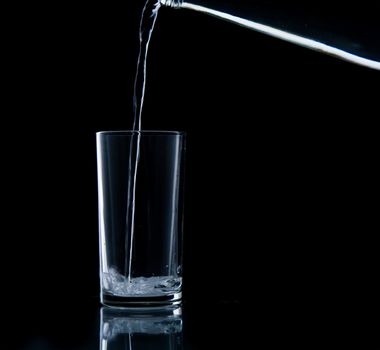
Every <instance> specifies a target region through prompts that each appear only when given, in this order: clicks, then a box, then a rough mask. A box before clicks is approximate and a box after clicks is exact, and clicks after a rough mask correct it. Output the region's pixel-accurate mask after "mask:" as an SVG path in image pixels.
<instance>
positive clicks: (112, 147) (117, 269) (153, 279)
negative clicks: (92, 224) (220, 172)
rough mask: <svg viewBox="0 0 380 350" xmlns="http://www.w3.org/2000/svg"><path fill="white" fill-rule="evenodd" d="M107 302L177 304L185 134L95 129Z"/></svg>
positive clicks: (103, 293)
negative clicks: (101, 130) (99, 130)
mask: <svg viewBox="0 0 380 350" xmlns="http://www.w3.org/2000/svg"><path fill="white" fill-rule="evenodd" d="M96 137H97V164H98V199H99V246H100V286H101V302H102V303H103V304H104V305H109V306H123V305H126V306H130V305H136V306H137V305H156V304H157V305H163V304H173V303H178V302H179V300H180V299H181V290H182V236H183V224H182V223H183V181H184V176H183V175H184V153H185V135H184V133H181V132H174V131H109V132H98V133H97V135H96Z"/></svg>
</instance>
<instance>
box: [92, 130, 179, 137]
mask: <svg viewBox="0 0 380 350" xmlns="http://www.w3.org/2000/svg"><path fill="white" fill-rule="evenodd" d="M133 134H141V135H167V136H170V135H172V136H181V135H184V134H185V132H184V131H176V130H105V131H97V132H96V135H105V136H112V135H114V136H129V135H133Z"/></svg>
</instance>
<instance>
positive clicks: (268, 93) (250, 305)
mask: <svg viewBox="0 0 380 350" xmlns="http://www.w3.org/2000/svg"><path fill="white" fill-rule="evenodd" d="M141 7H142V2H141V1H129V2H128V4H127V5H123V6H119V5H113V4H108V3H107V4H105V3H97V2H91V3H80V4H77V3H70V2H65V3H60V4H54V5H47V4H42V3H39V4H30V5H28V6H26V5H19V7H18V8H17V9H16V10H15V12H14V14H15V16H14V21H13V20H12V21H11V22H12V24H10V26H9V28H8V32H7V38H8V39H9V49H7V50H6V51H7V57H9V64H8V63H7V65H6V66H5V67H4V72H5V74H7V76H9V79H7V80H6V86H5V92H4V93H3V99H4V111H3V115H4V119H3V120H4V121H7V124H5V122H4V129H3V132H2V134H3V135H2V143H3V147H2V157H3V166H2V173H3V175H4V176H5V178H4V181H3V183H2V187H3V201H4V202H3V203H4V207H5V218H4V226H3V229H2V235H3V237H4V241H3V244H2V247H3V259H4V263H3V284H2V289H3V291H5V298H3V300H4V301H5V302H6V304H7V305H6V306H10V309H9V310H10V313H9V315H10V317H11V318H10V320H12V322H9V323H10V325H11V328H12V329H13V330H14V327H16V325H15V324H18V322H19V321H18V320H19V317H20V315H22V317H23V320H24V321H23V322H24V323H23V324H24V326H23V331H22V332H20V333H21V335H20V334H18V336H17V337H10V338H9V339H10V341H11V344H13V345H14V346H15V347H16V348H21V349H50V348H51V349H66V348H78V349H79V348H80V349H85V348H86V346H88V347H89V348H91V346H95V347H96V346H97V345H96V339H95V338H93V337H92V336H91V334H96V332H95V333H91V332H94V331H93V330H92V329H93V328H92V326H93V325H94V324H95V323H96V322H95V321H94V320H95V319H96V315H97V310H96V307H97V305H98V294H99V286H98V227H97V185H96V156H95V155H96V154H95V132H96V131H100V130H122V129H129V128H131V126H132V94H133V79H134V70H135V66H136V58H137V50H138V46H137V44H138V39H137V38H138V36H137V35H138V34H137V29H138V22H139V15H140V11H141ZM12 18H13V17H12ZM378 83H379V74H378V72H376V71H373V70H371V69H368V68H363V67H359V66H355V65H353V64H350V63H346V62H343V61H340V60H337V59H335V58H332V57H328V56H324V55H321V54H319V53H315V52H312V51H309V50H306V49H304V48H301V47H296V46H294V45H291V44H288V43H284V42H281V41H279V40H276V39H272V38H269V37H266V36H264V35H262V34H259V33H255V32H252V31H249V30H247V29H244V28H240V27H238V26H235V25H233V24H229V23H225V22H222V21H220V20H217V19H215V18H212V17H207V16H204V15H200V14H196V13H192V12H190V11H185V10H178V11H177V10H176V11H175V10H170V9H162V10H161V11H160V14H159V18H158V22H157V27H156V31H155V32H154V34H153V39H152V43H151V47H150V55H149V63H148V84H147V92H146V104H145V107H144V112H143V128H144V129H162V130H168V129H169V130H184V131H186V132H187V172H186V176H187V179H186V180H187V183H186V203H185V205H186V212H185V213H186V216H185V265H184V266H185V267H184V277H185V278H184V280H185V285H184V300H185V306H186V303H187V305H188V306H189V305H190V306H189V308H190V309H192V308H194V309H192V310H202V307H203V306H206V305H207V306H208V307H211V310H213V315H219V316H221V313H222V312H221V311H220V310H219V311H218V306H217V305H240V306H241V307H243V306H244V309H250V310H255V311H256V312H259V310H261V312H263V313H264V311H263V310H270V311H268V312H269V313H274V312H280V311H279V310H293V311H292V312H293V313H294V312H295V311H294V310H297V313H303V312H306V311H305V310H313V312H316V311H317V310H321V309H323V310H327V312H331V310H338V309H339V310H340V311H339V312H341V310H344V309H345V306H346V305H348V304H350V305H351V309H352V302H353V301H355V300H357V299H361V298H360V297H359V294H361V293H364V294H365V295H367V298H366V299H365V301H367V302H368V300H372V299H371V298H370V295H372V293H374V294H375V287H374V284H372V283H374V282H372V281H374V280H375V278H374V275H376V271H377V267H378V257H377V254H376V248H375V247H376V245H375V243H376V237H377V235H378V223H377V221H378V220H377V218H378V209H377V207H378V204H377V203H378V170H377V166H378V127H377V119H378V117H379V108H378ZM41 310H42V311H41ZM195 313H196V312H195V311H194V312H193V314H191V312H190V316H189V317H190V318H191V317H195V316H194V314H195ZM230 314H231V312H230V313H228V312H226V315H230ZM232 314H233V317H235V318H238V317H240V316H241V313H239V314H234V313H233V312H232ZM57 315H60V316H59V318H57ZM191 315H193V316H191ZM198 317H199V319H203V318H202V317H201V316H198ZM216 318H217V317H216ZM194 319H195V318H194ZM214 319H215V317H214ZM50 320H54V321H52V322H50ZM57 320H58V321H57ZM67 322H70V324H74V326H73V327H74V328H73V334H72V335H71V337H72V338H67V337H66V336H63V335H62V334H61V333H60V331H57V329H61V330H62V329H66V330H67V328H65V327H67ZM71 322H72V323H71ZM202 322H203V323H202ZM202 322H201V325H203V328H202V329H207V326H206V324H207V322H206V321H205V320H203V321H202ZM64 325H66V326H64ZM17 327H19V326H17ZM190 328H191V327H190ZM222 329H226V331H227V330H228V329H227V328H223V327H222ZM234 330H236V327H235V328H234ZM11 332H12V330H11ZM65 332H66V331H65ZM189 332H190V333H191V334H190V335H191V336H192V337H195V338H193V339H198V343H197V342H196V341H195V344H198V345H199V344H201V342H200V340H199V339H200V338H197V336H196V334H195V333H196V331H195V327H194V329H190V331H189ZM16 333H17V331H16ZM67 333H69V331H68V330H67ZM81 334H82V335H81ZM83 334H85V335H83ZM198 337H200V336H198ZM94 339H95V340H94ZM87 341H88V342H87ZM220 343H221V344H222V341H220ZM28 344H29V345H28ZM33 344H34V345H33ZM36 344H37V345H36ZM73 344H79V345H75V346H74V345H73ZM86 344H87V345H86ZM194 348H197V347H196V345H194Z"/></svg>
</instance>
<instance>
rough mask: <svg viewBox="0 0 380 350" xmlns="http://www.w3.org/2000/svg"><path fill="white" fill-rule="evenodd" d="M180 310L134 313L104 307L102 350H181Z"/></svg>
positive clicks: (101, 325) (101, 314)
mask: <svg viewBox="0 0 380 350" xmlns="http://www.w3.org/2000/svg"><path fill="white" fill-rule="evenodd" d="M182 329H183V327H182V310H181V308H180V307H178V306H177V307H175V308H167V309H158V310H157V309H150V310H143V311H132V310H128V309H127V310H126V309H120V308H117V309H116V308H104V307H103V308H101V311H100V350H120V349H128V350H149V349H152V350H153V349H154V350H169V349H170V350H182V349H183V335H182V334H183V331H182Z"/></svg>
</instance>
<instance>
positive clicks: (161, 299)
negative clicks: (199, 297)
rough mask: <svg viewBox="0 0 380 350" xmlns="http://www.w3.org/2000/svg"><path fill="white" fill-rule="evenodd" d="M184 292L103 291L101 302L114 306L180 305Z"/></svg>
mask: <svg viewBox="0 0 380 350" xmlns="http://www.w3.org/2000/svg"><path fill="white" fill-rule="evenodd" d="M181 299H182V292H175V293H173V294H167V295H159V296H147V297H144V296H131V297H126V296H122V297H121V296H115V295H111V294H105V293H103V294H102V295H101V300H100V301H101V303H102V304H103V305H105V306H113V307H151V306H152V307H154V306H165V305H178V304H180V303H181Z"/></svg>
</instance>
